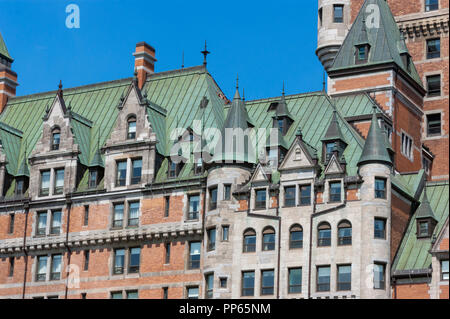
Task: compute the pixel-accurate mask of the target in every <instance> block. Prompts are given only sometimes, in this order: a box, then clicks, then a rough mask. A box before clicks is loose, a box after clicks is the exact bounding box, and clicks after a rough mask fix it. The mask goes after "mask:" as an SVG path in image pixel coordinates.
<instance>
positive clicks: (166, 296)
mask: <svg viewBox="0 0 450 319" xmlns="http://www.w3.org/2000/svg"><path fill="white" fill-rule="evenodd" d="M163 299H164V300H165V299H169V287H163Z"/></svg>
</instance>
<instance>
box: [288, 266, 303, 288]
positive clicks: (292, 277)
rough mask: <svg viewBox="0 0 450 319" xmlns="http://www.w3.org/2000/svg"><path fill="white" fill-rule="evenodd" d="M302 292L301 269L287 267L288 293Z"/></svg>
mask: <svg viewBox="0 0 450 319" xmlns="http://www.w3.org/2000/svg"><path fill="white" fill-rule="evenodd" d="M301 292H302V269H301V268H293V269H289V293H290V294H294V293H301Z"/></svg>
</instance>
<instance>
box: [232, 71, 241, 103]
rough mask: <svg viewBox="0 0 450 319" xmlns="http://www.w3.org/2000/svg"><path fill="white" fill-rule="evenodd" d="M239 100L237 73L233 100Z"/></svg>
mask: <svg viewBox="0 0 450 319" xmlns="http://www.w3.org/2000/svg"><path fill="white" fill-rule="evenodd" d="M235 99H237V100H240V99H241V96H240V95H239V73H238V74H237V76H236V93H234V97H233V100H235Z"/></svg>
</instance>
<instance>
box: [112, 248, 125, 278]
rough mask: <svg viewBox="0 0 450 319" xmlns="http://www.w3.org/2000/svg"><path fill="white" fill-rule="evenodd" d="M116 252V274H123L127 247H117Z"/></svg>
mask: <svg viewBox="0 0 450 319" xmlns="http://www.w3.org/2000/svg"><path fill="white" fill-rule="evenodd" d="M114 254H115V258H114V274H123V268H124V265H125V249H116V250H115V251H114Z"/></svg>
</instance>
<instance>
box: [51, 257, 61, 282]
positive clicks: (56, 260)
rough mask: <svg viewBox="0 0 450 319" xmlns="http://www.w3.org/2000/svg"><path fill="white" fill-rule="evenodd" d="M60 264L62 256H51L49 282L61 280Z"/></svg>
mask: <svg viewBox="0 0 450 319" xmlns="http://www.w3.org/2000/svg"><path fill="white" fill-rule="evenodd" d="M61 262H62V255H53V256H52V267H51V273H50V280H59V279H61Z"/></svg>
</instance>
